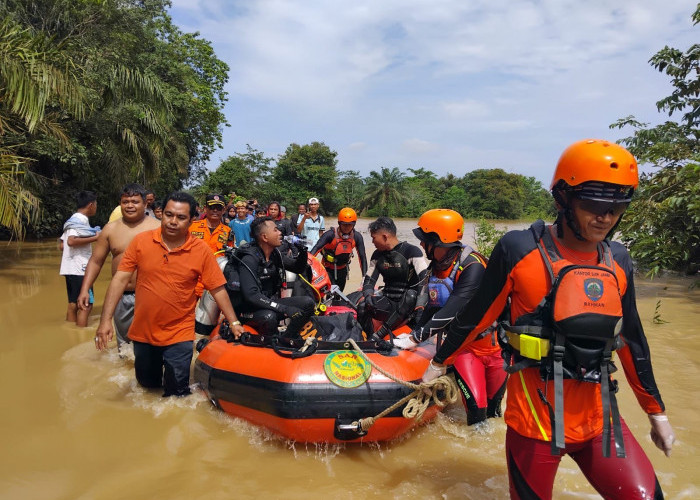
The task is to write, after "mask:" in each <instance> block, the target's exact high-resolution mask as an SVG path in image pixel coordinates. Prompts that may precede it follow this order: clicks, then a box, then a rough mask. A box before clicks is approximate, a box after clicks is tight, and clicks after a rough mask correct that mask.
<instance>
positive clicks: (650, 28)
mask: <svg viewBox="0 0 700 500" xmlns="http://www.w3.org/2000/svg"><path fill="white" fill-rule="evenodd" d="M694 9H695V6H694V3H693V2H689V1H679V0H665V1H663V2H662V1H660V0H635V1H631V0H586V1H583V2H582V1H580V0H577V1H571V0H533V1H519V0H508V1H506V0H422V1H421V0H351V1H347V0H346V1H339V0H246V1H234V0H173V7H172V9H171V14H172V16H173V18H174V20H175V22H176V23H177V24H178V26H180V28H181V29H183V30H184V31H187V32H193V31H198V32H200V34H201V35H202V37H204V38H206V39H207V40H209V41H211V42H212V44H213V47H214V50H215V52H216V54H217V56H218V57H219V58H220V59H222V60H224V61H226V62H227V63H228V65H229V66H230V68H231V69H230V73H229V83H228V85H227V88H226V90H227V91H228V93H229V101H228V103H227V105H226V108H225V113H226V117H227V119H228V121H229V123H230V124H231V126H230V127H227V128H225V129H224V140H223V145H224V148H223V149H222V150H219V151H217V152H216V153H215V154H214V156H213V158H212V160H211V162H210V164H209V168H212V169H214V168H216V166H217V165H218V164H219V162H220V160H221V159H223V158H225V157H227V156H229V155H231V154H233V153H236V152H244V151H245V149H246V144H250V145H251V146H252V147H253V148H255V149H258V150H261V151H263V152H265V153H266V154H267V155H268V156H273V157H277V156H278V155H279V154H281V153H283V152H284V150H285V149H286V148H287V146H288V145H289V144H290V143H293V142H295V143H298V144H308V143H310V142H312V141H322V142H325V143H326V144H327V145H328V146H329V147H330V148H331V149H333V150H335V151H337V152H338V167H339V168H340V169H342V170H350V169H353V170H359V171H360V173H361V174H363V175H366V174H368V173H369V171H370V170H379V168H380V167H399V168H400V169H401V170H404V171H407V169H408V168H418V167H424V168H427V169H430V170H432V171H434V172H436V173H437V174H438V175H444V174H446V173H453V174H455V175H460V176H461V175H463V174H464V173H466V172H468V171H470V170H473V169H476V168H495V167H498V168H503V169H505V170H507V171H509V172H516V173H521V174H525V175H532V176H535V177H537V178H538V179H539V180H541V181H543V183H546V184H548V182H549V179H550V177H551V172H552V168H553V165H554V164H555V163H556V160H557V158H558V157H559V154H560V153H561V151H562V150H563V149H564V148H565V147H566V146H567V145H568V144H570V143H571V142H573V141H576V140H578V139H582V138H585V137H600V138H606V139H610V140H616V139H619V138H620V137H623V136H625V135H627V134H626V133H625V131H622V132H621V131H618V130H609V128H608V125H609V124H610V123H612V122H614V121H615V120H617V119H618V118H620V117H624V116H627V115H630V114H634V115H636V117H637V119H639V120H641V121H647V122H652V123H657V122H659V121H663V119H664V116H663V115H660V114H659V113H657V111H656V107H655V102H656V101H657V100H659V99H660V98H662V97H664V96H666V95H668V94H669V93H670V92H671V86H670V84H669V83H668V82H669V80H668V77H666V76H664V75H662V74H660V73H658V72H656V71H655V70H654V69H653V68H652V67H651V66H650V65H649V64H648V60H649V58H650V57H651V56H652V55H653V54H654V53H655V52H656V51H658V50H659V49H661V48H662V47H663V46H664V45H670V46H672V47H676V48H680V49H682V50H685V49H687V48H688V47H689V46H690V45H691V44H692V43H694V42H696V41H697V38H698V30H700V27H697V28H693V27H692V22H691V20H690V16H691V14H692V12H693V10H694Z"/></svg>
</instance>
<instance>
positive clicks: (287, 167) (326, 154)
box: [270, 142, 338, 212]
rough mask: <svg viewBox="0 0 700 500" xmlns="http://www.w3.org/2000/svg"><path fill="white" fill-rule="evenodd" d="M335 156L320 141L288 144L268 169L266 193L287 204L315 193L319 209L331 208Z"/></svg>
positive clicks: (328, 209)
mask: <svg viewBox="0 0 700 500" xmlns="http://www.w3.org/2000/svg"><path fill="white" fill-rule="evenodd" d="M337 156H338V153H336V152H335V151H333V150H331V149H330V148H329V147H328V146H326V145H325V144H324V143H322V142H312V143H311V144H305V145H303V146H300V145H299V144H290V145H289V147H287V150H286V151H285V152H284V154H282V155H281V156H280V157H279V159H278V160H277V166H275V167H274V168H273V170H272V176H271V180H272V183H273V185H272V186H271V191H270V194H271V195H273V196H274V197H276V198H277V199H278V200H279V201H281V202H282V203H283V204H285V205H288V206H293V205H296V204H297V203H301V202H305V201H306V200H308V199H309V198H310V197H311V196H315V197H316V198H318V199H319V200H320V202H321V210H322V211H324V212H328V211H331V212H332V211H334V210H335V209H336V208H337V206H336V205H335V203H336V202H335V185H336V180H337V177H338V171H337V169H336V165H337V163H338V160H337V159H336V157H337Z"/></svg>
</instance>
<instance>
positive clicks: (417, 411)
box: [348, 339, 459, 432]
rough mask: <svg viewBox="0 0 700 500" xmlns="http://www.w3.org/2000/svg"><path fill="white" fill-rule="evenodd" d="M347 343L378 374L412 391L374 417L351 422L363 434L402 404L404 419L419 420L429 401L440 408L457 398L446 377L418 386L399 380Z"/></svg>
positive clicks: (355, 344)
mask: <svg viewBox="0 0 700 500" xmlns="http://www.w3.org/2000/svg"><path fill="white" fill-rule="evenodd" d="M348 342H349V343H350V345H352V346H353V348H354V349H355V350H356V351H357V352H359V353H360V355H361V356H362V357H363V358H364V359H365V360H367V362H368V363H369V364H370V365H372V367H373V368H374V369H375V370H377V371H378V372H379V373H381V374H382V375H384V376H385V377H387V378H389V379H391V380H393V381H394V382H396V383H397V384H401V385H403V386H405V387H409V388H411V389H413V392H412V393H410V394H408V395H407V396H405V397H403V398H401V399H400V400H398V401H397V402H396V403H394V404H393V405H391V406H390V407H389V408H387V409H386V410H384V411H382V412H381V413H378V414H377V415H375V416H374V417H365V418H361V419H360V420H358V421H357V422H353V425H357V427H358V429H361V430H362V431H363V432H367V430H368V429H369V428H370V427H372V426H373V425H374V423H375V422H376V421H377V420H378V419H380V418H382V417H384V416H386V415H388V414H389V413H391V412H392V411H394V410H396V409H397V408H400V407H401V406H402V405H403V404H404V403H405V404H406V407H405V408H404V409H403V416H404V418H413V419H415V420H420V419H421V418H422V417H423V414H424V413H425V410H426V409H427V408H428V406H429V405H430V401H433V402H434V403H435V404H436V405H438V406H440V407H444V406H446V405H447V404H450V403H454V402H455V401H457V398H458V397H459V393H458V389H457V386H456V385H455V383H454V382H453V381H452V379H451V378H449V377H448V376H447V375H442V376H440V377H438V378H436V379H434V380H431V381H430V382H421V383H420V384H414V383H413V382H408V381H406V380H401V379H399V378H397V377H395V376H394V375H392V374H391V373H389V372H387V371H386V370H384V369H383V368H382V367H381V366H378V365H377V364H376V363H374V362H373V361H372V360H371V359H370V358H369V356H367V355H366V354H365V353H364V351H363V350H362V349H360V346H358V345H357V343H356V342H355V341H354V340H353V339H350V340H349V341H348ZM438 391H444V396H443V397H442V398H441V397H439V396H438Z"/></svg>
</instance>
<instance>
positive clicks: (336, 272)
mask: <svg viewBox="0 0 700 500" xmlns="http://www.w3.org/2000/svg"><path fill="white" fill-rule="evenodd" d="M326 272H327V273H328V277H329V278H330V279H331V283H332V284H334V285H338V288H340V291H341V292H342V291H343V290H345V283H346V282H347V280H348V266H345V267H344V268H342V269H333V268H332V267H327V268H326Z"/></svg>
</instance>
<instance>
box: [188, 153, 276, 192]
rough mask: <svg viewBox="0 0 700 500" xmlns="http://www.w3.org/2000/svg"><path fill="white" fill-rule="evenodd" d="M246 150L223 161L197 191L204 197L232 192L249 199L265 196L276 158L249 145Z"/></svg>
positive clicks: (195, 190)
mask: <svg viewBox="0 0 700 500" xmlns="http://www.w3.org/2000/svg"><path fill="white" fill-rule="evenodd" d="M246 147H247V151H246V152H245V153H235V154H234V155H233V156H229V157H228V158H226V159H225V160H223V161H222V162H221V163H220V164H219V167H218V168H217V169H216V170H215V171H214V172H211V173H210V174H208V175H207V176H206V177H205V179H204V181H203V182H202V184H201V185H200V186H199V187H197V188H195V189H194V192H195V193H196V194H197V195H198V196H200V197H201V198H203V197H204V196H205V195H206V194H207V193H220V194H223V195H225V196H226V195H229V194H231V193H236V194H238V195H242V196H243V197H244V198H246V199H250V198H262V197H263V194H264V192H265V189H266V186H267V184H266V183H267V179H268V177H269V175H270V170H271V167H270V165H271V164H272V162H273V161H274V159H273V158H269V157H266V156H265V154H264V153H263V152H262V151H258V150H256V149H253V148H252V147H250V144H247V145H246Z"/></svg>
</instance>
